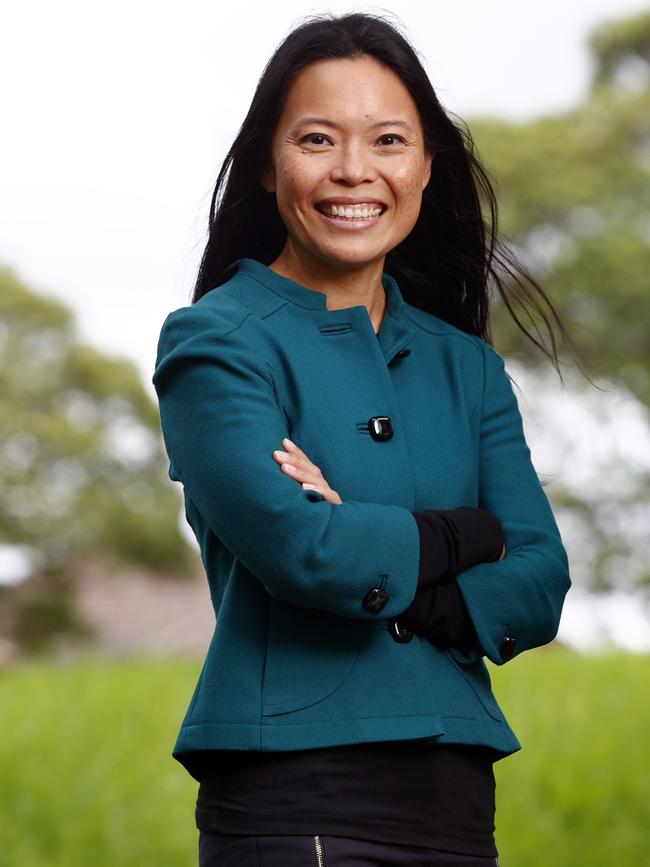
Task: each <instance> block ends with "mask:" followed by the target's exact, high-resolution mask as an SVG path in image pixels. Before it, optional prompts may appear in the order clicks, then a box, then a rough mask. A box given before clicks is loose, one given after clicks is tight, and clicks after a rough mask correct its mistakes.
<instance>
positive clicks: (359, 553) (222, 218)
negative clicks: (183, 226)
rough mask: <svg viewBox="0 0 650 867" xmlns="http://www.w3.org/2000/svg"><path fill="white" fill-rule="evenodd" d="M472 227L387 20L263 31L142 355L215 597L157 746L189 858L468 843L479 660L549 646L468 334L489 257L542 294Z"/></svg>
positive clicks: (435, 858)
mask: <svg viewBox="0 0 650 867" xmlns="http://www.w3.org/2000/svg"><path fill="white" fill-rule="evenodd" d="M482 196H483V197H484V198H486V199H487V203H488V206H489V213H490V215H491V216H492V218H493V219H494V225H488V224H486V223H484V221H483V214H482V202H481V197H482ZM495 226H496V202H495V199H494V194H493V192H492V189H491V187H490V185H489V181H488V179H487V175H486V173H485V172H484V170H483V169H482V167H481V165H480V163H479V162H478V160H477V159H476V156H475V154H474V152H473V149H472V146H471V138H470V137H469V133H467V132H466V131H463V130H461V128H460V127H457V126H456V125H455V124H454V123H453V122H452V121H451V120H450V119H449V117H448V116H447V114H446V113H445V111H444V110H443V109H442V107H441V105H440V103H439V102H438V100H437V98H436V95H435V93H434V90H433V87H432V86H431V83H430V81H429V79H428V77H427V75H426V73H425V71H424V69H423V68H422V65H421V64H420V61H419V60H418V58H417V55H416V52H415V50H414V49H413V48H412V47H411V45H410V44H409V43H408V41H407V40H406V39H405V37H404V36H403V35H402V34H401V33H400V32H399V31H398V30H397V29H396V28H395V27H393V26H392V25H390V24H388V23H387V22H386V21H385V20H383V19H382V18H380V17H374V16H371V15H365V14H360V13H354V14H349V15H343V16H334V15H325V16H319V17H316V18H314V19H312V20H309V21H307V23H305V24H303V25H301V26H299V27H297V28H296V29H294V30H293V31H292V32H291V33H290V34H289V35H288V36H287V38H286V39H285V40H284V41H283V42H282V44H281V45H280V46H279V47H278V48H277V50H276V52H275V54H274V55H273V57H272V58H271V59H270V60H269V62H268V63H267V65H266V67H265V69H264V72H263V74H262V76H261V78H260V81H259V84H258V87H257V90H256V92H255V95H254V97H253V100H252V104H251V107H250V109H249V112H248V114H247V116H246V118H245V120H244V123H243V124H242V127H241V130H240V132H239V134H238V136H237V139H236V140H235V142H234V143H233V145H232V147H231V149H230V151H229V154H228V156H227V158H226V161H225V162H224V165H223V167H222V169H221V171H220V173H219V176H218V179H217V184H216V187H215V191H214V196H213V200H212V207H211V214H210V232H209V238H208V243H207V246H206V249H205V252H204V255H203V259H202V263H201V268H200V271H199V275H198V279H197V283H196V287H195V291H194V296H193V299H192V304H191V305H190V306H188V307H183V308H180V309H178V310H175V311H172V312H171V313H170V314H169V316H168V317H167V318H166V320H165V322H164V323H163V326H162V329H161V333H160V339H159V344H158V354H157V358H156V368H155V372H154V375H153V383H154V386H155V388H156V392H157V394H158V399H159V403H160V420H161V427H162V432H163V436H164V440H165V446H166V449H167V453H168V455H169V460H170V463H169V475H170V478H172V479H173V480H178V481H181V482H182V484H183V490H184V498H185V511H186V516H187V520H188V522H189V524H190V525H191V527H192V528H193V530H194V532H195V534H196V538H197V540H198V542H199V545H200V547H201V554H202V558H203V562H204V564H205V567H206V574H207V578H208V582H209V584H210V595H211V599H212V602H213V605H214V609H215V614H216V617H217V626H216V629H215V634H214V636H213V639H212V641H211V643H210V647H209V648H208V652H207V655H206V659H205V662H204V665H203V668H202V670H201V673H200V676H199V678H198V680H197V683H196V686H195V690H194V694H193V695H192V697H191V699H190V702H189V706H188V709H187V712H186V715H185V718H184V720H183V723H182V725H181V729H180V732H179V734H178V738H177V742H176V744H175V746H174V749H173V752H172V755H173V757H174V758H175V759H177V760H178V761H179V762H180V763H181V764H182V765H183V766H184V767H185V768H186V769H187V770H188V772H189V773H190V774H192V776H193V777H194V778H195V779H196V780H197V781H199V783H200V786H199V791H198V798H197V803H196V813H195V816H196V825H197V828H198V829H199V864H200V865H202V867H216V865H219V867H227V865H235V864H236V865H237V867H249V865H250V867H252V865H257V867H259V865H260V864H268V865H271V864H282V865H283V867H291V865H296V867H297V865H305V867H306V865H314V864H315V865H317V867H325V865H327V864H329V865H330V867H333V865H334V864H337V865H344V864H345V865H355V867H357V865H358V867H361V865H365V864H367V865H370V864H373V865H410V867H416V865H418V867H419V865H425V864H427V865H428V864H434V863H435V864H436V865H437V867H461V865H462V867H479V865H483V867H487V865H494V864H497V863H498V851H497V848H496V845H495V840H494V835H493V832H494V830H495V826H494V816H495V780H494V774H493V763H494V762H495V761H497V760H500V759H502V758H504V757H505V756H508V755H510V754H512V753H514V752H516V751H517V750H519V749H520V748H521V744H520V743H519V741H518V739H517V737H516V735H515V733H514V732H513V730H512V729H511V728H510V725H509V724H508V721H507V720H506V718H505V716H504V714H503V712H502V710H501V708H500V707H499V704H498V702H497V700H496V697H495V696H494V694H493V692H492V688H491V681H490V675H489V671H488V668H487V666H486V664H485V661H484V657H488V659H490V660H491V661H492V662H493V663H494V664H496V665H503V664H504V663H506V662H508V661H509V660H511V659H513V658H515V657H516V656H517V655H518V654H519V653H522V652H524V651H526V650H530V649H532V648H535V647H539V646H540V645H543V644H546V643H548V642H549V641H551V640H552V639H553V638H554V636H555V634H556V632H557V628H558V624H559V620H560V614H561V610H562V605H563V600H564V597H565V595H566V593H567V591H568V589H569V587H570V584H571V579H570V576H569V570H568V561H567V556H566V552H565V549H564V546H563V543H562V539H561V536H560V533H559V530H558V527H557V524H556V522H555V518H554V516H553V513H552V510H551V507H550V503H549V501H548V499H547V497H546V495H545V493H544V491H543V489H542V486H541V484H540V482H539V479H538V477H537V474H536V472H535V468H534V466H533V464H532V461H531V456H530V450H529V448H528V445H527V443H526V440H525V438H524V433H523V425H522V419H521V416H520V414H519V410H518V405H517V400H516V397H515V395H514V392H513V390H512V386H511V383H510V379H509V377H508V375H507V373H506V370H505V365H504V360H503V358H502V357H501V356H500V355H499V354H498V353H497V352H496V350H495V349H494V348H493V347H492V345H491V343H490V340H489V330H490V329H489V312H490V289H491V285H490V281H493V282H494V284H495V285H496V287H497V288H498V290H499V291H500V292H501V294H502V296H503V297H504V300H506V301H507V294H508V291H516V290H515V289H513V286H512V284H511V283H510V282H509V283H508V286H507V287H506V285H505V283H504V282H502V280H501V278H500V276H499V273H498V270H499V269H498V268H497V265H500V266H503V265H504V263H505V265H506V266H510V267H509V268H508V270H509V273H510V275H512V276H515V275H516V279H515V281H514V282H515V284H516V283H517V281H518V280H519V278H522V277H523V278H526V279H527V280H528V282H529V284H530V286H532V287H533V288H536V289H537V290H538V291H539V292H540V293H541V296H542V297H544V298H545V297H546V296H545V295H544V293H543V291H542V290H541V288H540V287H538V286H537V284H536V283H535V282H534V281H533V280H532V278H531V277H530V275H528V274H527V272H526V271H525V269H524V268H523V267H522V266H520V265H519V264H518V263H517V262H516V261H515V260H514V258H512V257H511V254H510V253H509V252H508V251H507V250H506V249H505V248H504V247H502V246H501V245H500V244H498V243H497V242H496V239H495V237H493V230H494V231H496V228H495ZM520 285H521V286H524V284H520ZM530 298H531V293H530V289H529V288H525V291H524V294H523V300H521V299H520V300H521V303H522V304H524V306H525V301H526V299H530ZM548 303H549V305H550V302H548ZM508 307H509V305H508ZM509 309H510V307H509ZM551 309H552V308H551ZM557 321H559V319H558V320H557ZM524 330H525V329H524ZM526 333H527V332H526ZM529 336H530V335H529ZM531 339H534V338H531ZM535 342H537V341H535ZM553 358H554V360H555V363H556V364H557V357H555V356H553Z"/></svg>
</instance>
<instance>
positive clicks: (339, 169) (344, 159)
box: [331, 147, 376, 184]
mask: <svg viewBox="0 0 650 867" xmlns="http://www.w3.org/2000/svg"><path fill="white" fill-rule="evenodd" d="M337 156H338V158H337V159H336V160H335V162H334V166H333V167H332V171H331V177H332V180H334V181H340V180H345V181H349V182H350V183H355V184H358V183H359V182H360V181H363V180H366V179H370V180H372V179H373V178H374V177H375V174H376V173H375V170H374V169H373V167H372V160H371V159H370V156H369V155H368V154H366V153H365V152H364V151H363V150H362V149H361V148H359V147H347V148H342V149H341V150H340V151H339V153H338V155H337Z"/></svg>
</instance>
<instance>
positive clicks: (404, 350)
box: [395, 349, 411, 358]
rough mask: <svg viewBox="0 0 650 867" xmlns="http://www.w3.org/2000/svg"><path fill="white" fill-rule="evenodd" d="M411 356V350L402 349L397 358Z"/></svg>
mask: <svg viewBox="0 0 650 867" xmlns="http://www.w3.org/2000/svg"><path fill="white" fill-rule="evenodd" d="M410 354H411V350H410V349H400V351H399V352H398V353H397V354H396V355H395V358H406V356H407V355H410Z"/></svg>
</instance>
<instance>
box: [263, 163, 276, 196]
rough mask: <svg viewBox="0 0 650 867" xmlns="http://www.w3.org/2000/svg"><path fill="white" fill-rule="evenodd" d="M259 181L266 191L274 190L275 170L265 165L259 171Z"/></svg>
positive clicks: (271, 191) (272, 191)
mask: <svg viewBox="0 0 650 867" xmlns="http://www.w3.org/2000/svg"><path fill="white" fill-rule="evenodd" d="M260 183H261V184H262V186H263V187H264V189H265V190H266V192H267V193H274V192H275V172H274V171H273V167H272V166H269V165H266V166H264V168H263V169H262V171H261V172H260Z"/></svg>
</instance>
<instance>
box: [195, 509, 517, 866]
mask: <svg viewBox="0 0 650 867" xmlns="http://www.w3.org/2000/svg"><path fill="white" fill-rule="evenodd" d="M461 511H462V510H456V512H455V513H453V517H455V518H456V519H457V520H449V515H450V514H452V513H437V512H434V511H425V512H414V513H413V514H414V516H415V518H416V521H417V524H418V530H419V534H420V569H419V575H418V591H417V593H416V596H415V598H414V603H415V601H416V600H417V599H418V594H419V593H422V592H424V591H426V590H427V588H431V586H432V584H436V594H435V597H434V603H433V607H432V608H427V616H428V617H430V618H431V622H432V623H433V624H434V625H435V629H436V633H437V635H440V636H442V640H443V641H444V642H445V643H453V644H454V645H455V646H463V645H464V644H467V645H469V644H471V643H472V642H473V641H474V640H475V639H476V631H475V630H474V626H473V624H472V621H471V618H470V616H469V613H468V611H467V608H466V606H465V603H464V601H463V597H462V594H461V592H460V590H459V588H458V585H457V583H456V581H455V577H454V575H453V572H454V570H455V571H456V573H457V572H458V571H460V569H461V568H464V566H465V564H468V563H469V562H472V557H474V558H475V559H474V562H476V561H477V560H478V559H480V553H481V552H483V554H484V555H485V553H486V552H487V551H488V550H490V551H492V552H493V557H492V558H493V559H497V558H498V556H499V553H500V551H501V546H502V544H503V537H502V534H500V532H499V528H500V525H498V526H496V524H498V522H496V519H494V521H495V522H496V524H494V525H490V522H489V518H488V520H487V521H486V520H485V518H486V517H487V516H486V515H483V516H480V515H478V513H476V512H472V511H470V510H467V511H465V512H463V513H462V514H461ZM477 518H478V519H481V520H480V521H479V520H477ZM497 543H498V544H497ZM485 559H489V557H485ZM412 607H413V609H414V611H415V610H416V606H414V605H412ZM499 755H500V754H499V753H498V752H497V751H496V750H493V749H492V748H490V747H484V746H479V745H470V744H440V743H436V740H435V737H432V738H417V739H414V740H403V741H379V742H374V743H361V744H343V745H340V746H334V747H324V748H317V749H303V750H291V751H282V752H258V751H239V750H205V751H201V752H199V753H196V754H195V756H194V765H193V770H194V771H195V775H196V776H197V778H198V779H200V784H199V791H198V797H197V801H196V809H195V820H196V827H197V828H198V829H199V830H202V831H208V832H213V833H221V834H246V835H256V834H314V835H315V834H332V835H338V836H343V837H358V838H363V839H366V840H375V841H379V842H386V843H403V844H406V845H411V846H426V847H430V848H439V849H446V850H448V851H451V852H458V853H463V854H468V855H484V856H492V857H494V856H497V855H498V854H499V853H498V850H497V848H496V844H495V840H494V830H495V825H494V816H495V781H494V773H493V768H492V765H493V762H494V761H495V760H496V759H497V758H498V757H499Z"/></svg>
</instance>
